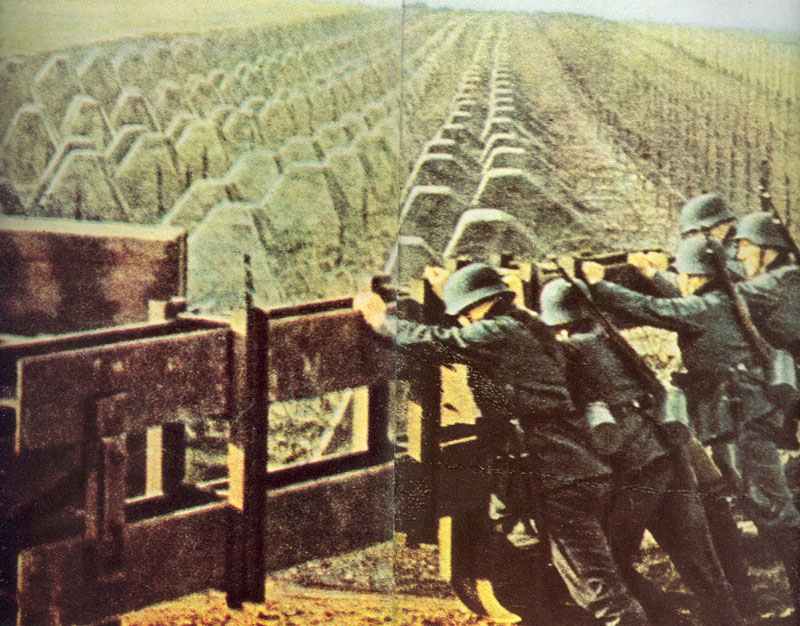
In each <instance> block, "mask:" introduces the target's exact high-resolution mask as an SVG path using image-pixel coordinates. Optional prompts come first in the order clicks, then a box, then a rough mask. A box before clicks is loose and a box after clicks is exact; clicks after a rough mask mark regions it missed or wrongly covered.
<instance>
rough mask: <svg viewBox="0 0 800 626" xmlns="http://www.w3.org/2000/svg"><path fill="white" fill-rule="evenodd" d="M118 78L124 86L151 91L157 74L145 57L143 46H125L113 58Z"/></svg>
mask: <svg viewBox="0 0 800 626" xmlns="http://www.w3.org/2000/svg"><path fill="white" fill-rule="evenodd" d="M111 62H112V63H113V65H114V70H115V71H116V73H117V79H118V80H119V83H120V85H123V87H137V88H139V89H141V90H142V91H144V92H149V91H150V90H151V88H152V87H153V86H154V85H155V82H156V80H157V79H158V77H157V76H155V75H153V73H152V70H151V68H149V67H148V66H147V63H146V62H145V59H144V50H143V49H142V46H140V45H136V44H130V45H126V46H124V47H123V48H122V49H121V50H120V51H119V52H117V54H116V55H114V58H113V59H112V60H111Z"/></svg>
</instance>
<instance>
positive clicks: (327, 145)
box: [314, 123, 349, 154]
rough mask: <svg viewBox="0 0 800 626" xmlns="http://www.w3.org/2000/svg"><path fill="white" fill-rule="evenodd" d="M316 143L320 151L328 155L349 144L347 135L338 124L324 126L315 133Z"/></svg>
mask: <svg viewBox="0 0 800 626" xmlns="http://www.w3.org/2000/svg"><path fill="white" fill-rule="evenodd" d="M314 141H315V143H316V145H317V146H318V148H319V150H320V151H322V152H323V153H324V154H327V153H328V152H329V151H330V150H333V149H334V148H338V147H342V146H345V145H347V144H348V143H349V139H348V137H347V133H346V132H345V130H344V128H343V127H342V126H341V125H340V124H338V123H328V124H322V125H321V126H319V127H318V128H317V132H315V133H314Z"/></svg>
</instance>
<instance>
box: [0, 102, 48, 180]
mask: <svg viewBox="0 0 800 626" xmlns="http://www.w3.org/2000/svg"><path fill="white" fill-rule="evenodd" d="M55 151H56V148H55V142H54V141H53V138H52V136H51V135H50V132H49V130H48V127H47V124H46V122H45V119H44V112H43V111H42V109H41V107H39V106H38V105H35V104H26V105H24V106H23V107H22V108H20V109H19V110H18V111H17V113H16V115H14V118H13V119H12V120H11V124H10V126H9V127H8V130H7V131H6V134H5V137H4V138H3V145H2V155H0V159H2V162H3V171H4V172H5V176H6V177H8V179H9V180H10V181H11V182H12V183H13V184H14V185H15V186H17V187H18V188H19V187H26V186H30V185H34V184H35V183H36V182H37V180H38V179H39V176H40V175H41V174H42V172H43V171H44V170H45V168H46V167H47V163H48V162H49V161H50V158H51V157H52V156H53V154H54V153H55Z"/></svg>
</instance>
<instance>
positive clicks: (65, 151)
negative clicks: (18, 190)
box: [24, 137, 107, 205]
mask: <svg viewBox="0 0 800 626" xmlns="http://www.w3.org/2000/svg"><path fill="white" fill-rule="evenodd" d="M75 150H89V151H94V150H95V146H94V143H93V142H92V141H91V140H90V139H86V138H85V137H67V138H66V139H64V141H62V142H61V143H60V144H58V146H56V151H55V153H54V154H53V156H52V157H51V158H50V161H49V162H48V163H47V167H46V168H45V170H44V171H43V172H42V173H41V175H40V176H39V180H38V181H37V182H36V185H35V186H34V187H33V188H32V189H31V188H28V189H25V190H24V191H25V192H26V193H30V197H31V201H30V202H29V203H28V204H31V205H36V204H37V202H38V200H39V199H40V198H42V197H43V196H44V193H45V192H46V191H47V188H48V187H49V186H50V183H51V182H52V180H53V178H55V176H56V174H57V173H58V171H59V170H60V169H61V166H62V165H63V164H64V161H66V159H67V157H68V156H69V155H70V153H71V152H73V151H75ZM102 163H103V164H107V161H106V160H105V159H103V160H102Z"/></svg>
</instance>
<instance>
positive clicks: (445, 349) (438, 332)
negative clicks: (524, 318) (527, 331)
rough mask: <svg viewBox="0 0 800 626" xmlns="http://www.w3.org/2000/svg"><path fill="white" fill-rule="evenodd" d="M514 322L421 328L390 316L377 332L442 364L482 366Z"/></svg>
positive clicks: (482, 322) (486, 320)
mask: <svg viewBox="0 0 800 626" xmlns="http://www.w3.org/2000/svg"><path fill="white" fill-rule="evenodd" d="M515 323H516V322H514V321H513V320H508V319H506V318H502V319H496V318H495V319H484V320H480V321H478V322H474V323H472V324H470V325H468V326H466V327H449V326H437V325H431V324H420V323H417V322H412V321H409V320H403V319H399V318H397V317H396V316H394V315H387V316H386V320H385V321H384V323H383V324H382V325H381V327H380V328H378V329H376V331H377V332H378V333H379V334H380V335H382V336H384V337H386V338H388V339H390V340H391V341H392V342H393V343H394V344H395V345H396V346H397V347H399V348H402V349H403V350H405V351H410V352H411V353H413V354H415V355H417V356H420V357H424V358H426V359H428V360H433V361H436V362H440V363H468V362H470V361H474V362H482V361H483V360H484V359H486V358H491V357H492V356H493V354H492V350H493V348H495V347H496V346H497V344H498V342H500V341H501V340H502V339H503V338H504V336H505V334H506V333H507V332H509V330H510V325H513V324H515Z"/></svg>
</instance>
